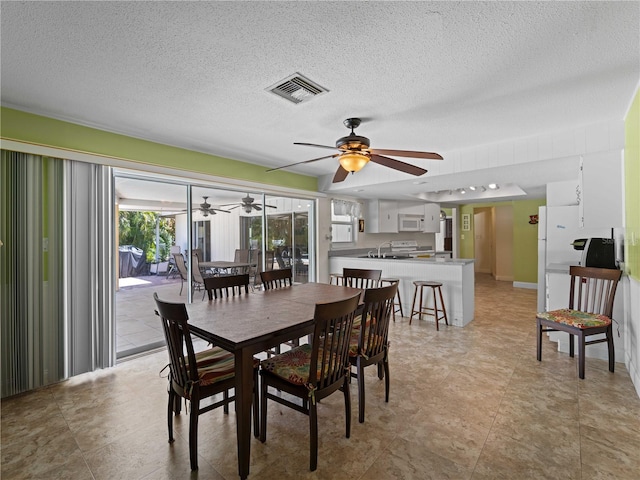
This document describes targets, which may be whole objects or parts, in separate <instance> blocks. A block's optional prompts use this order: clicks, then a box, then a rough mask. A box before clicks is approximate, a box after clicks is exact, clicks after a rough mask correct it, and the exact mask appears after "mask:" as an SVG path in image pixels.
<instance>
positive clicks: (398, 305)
mask: <svg viewBox="0 0 640 480" xmlns="http://www.w3.org/2000/svg"><path fill="white" fill-rule="evenodd" d="M380 283H381V286H386V285H393V284H398V290H397V291H396V298H395V299H394V300H393V321H394V322H395V321H396V312H400V316H401V317H404V313H403V312H402V300H401V299H400V279H399V278H381V279H380Z"/></svg>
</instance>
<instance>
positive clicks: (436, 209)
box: [365, 200, 440, 233]
mask: <svg viewBox="0 0 640 480" xmlns="http://www.w3.org/2000/svg"><path fill="white" fill-rule="evenodd" d="M400 215H410V216H414V215H415V216H416V218H418V217H419V219H420V220H422V221H421V222H420V224H421V225H420V227H419V229H418V230H413V229H411V230H404V231H422V232H426V233H434V232H439V231H440V205H438V204H437V203H421V202H398V201H395V200H369V201H368V202H367V203H366V217H365V218H366V221H365V232H366V233H398V232H400V231H401V230H400V228H399V216H400Z"/></svg>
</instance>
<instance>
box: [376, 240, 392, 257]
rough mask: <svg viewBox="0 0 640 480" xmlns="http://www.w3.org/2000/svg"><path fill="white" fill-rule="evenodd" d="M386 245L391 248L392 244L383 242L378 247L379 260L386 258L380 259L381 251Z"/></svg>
mask: <svg viewBox="0 0 640 480" xmlns="http://www.w3.org/2000/svg"><path fill="white" fill-rule="evenodd" d="M385 245H389V246H391V242H382V243H381V244H380V245H378V258H384V257H380V249H381V248H382V247H383V246H385ZM385 255H386V254H385Z"/></svg>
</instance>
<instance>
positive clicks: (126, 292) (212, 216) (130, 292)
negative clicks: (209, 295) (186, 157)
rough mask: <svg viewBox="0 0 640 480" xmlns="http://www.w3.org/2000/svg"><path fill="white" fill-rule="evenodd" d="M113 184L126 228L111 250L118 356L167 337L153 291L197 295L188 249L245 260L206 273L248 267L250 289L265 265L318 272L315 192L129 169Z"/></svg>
mask: <svg viewBox="0 0 640 480" xmlns="http://www.w3.org/2000/svg"><path fill="white" fill-rule="evenodd" d="M115 191H116V197H117V200H116V204H117V209H118V212H119V213H118V215H117V217H118V218H119V219H120V221H119V227H120V230H124V229H125V228H124V227H123V226H125V227H126V230H127V234H128V236H125V235H124V234H123V233H124V232H122V231H120V232H119V233H118V234H117V235H116V237H118V238H119V239H121V242H120V243H121V244H120V245H119V248H118V251H117V253H116V255H118V256H119V257H120V258H119V261H118V265H119V267H120V268H119V269H118V273H117V275H118V287H119V288H118V291H117V294H116V300H117V301H116V317H117V351H118V357H122V356H126V355H130V354H133V353H137V352H139V351H144V350H146V349H150V348H154V347H156V346H162V345H164V337H163V334H162V331H161V330H160V322H159V321H158V319H157V318H156V317H155V314H154V309H155V306H154V304H153V293H154V292H157V293H158V295H159V296H160V297H161V298H163V299H164V300H168V301H175V302H184V303H189V302H192V301H194V302H198V301H202V298H203V291H202V290H201V286H200V285H197V284H196V285H195V286H193V288H192V281H190V280H187V279H190V278H192V273H193V272H191V268H192V263H191V256H192V253H197V255H198V256H199V258H200V260H201V261H204V262H216V261H230V262H233V261H236V262H238V263H243V262H244V263H248V264H249V265H250V266H248V267H243V268H239V269H233V270H232V271H227V270H218V269H209V270H206V269H205V271H204V273H205V274H223V275H224V274H229V273H233V272H239V271H246V272H247V273H249V274H250V277H251V278H250V281H251V283H252V287H253V288H254V289H259V288H260V287H261V281H260V272H261V271H262V270H270V269H274V268H276V269H277V268H284V267H288V266H290V267H291V268H292V270H293V275H294V280H295V281H296V282H307V281H309V279H312V280H313V279H314V278H315V277H314V275H315V274H314V272H315V263H314V262H315V254H314V252H315V248H314V243H313V238H314V233H313V232H314V228H313V225H314V222H315V220H314V218H315V217H314V215H315V213H314V212H315V202H314V201H313V200H309V199H298V198H289V197H281V196H274V195H265V194H263V193H261V192H255V191H254V192H252V191H247V190H232V189H228V188H219V187H215V186H207V185H201V184H188V183H186V182H185V181H175V182H173V181H162V180H158V179H157V178H156V179H152V178H149V177H140V176H133V175H132V174H129V173H126V172H119V174H118V175H117V176H116V179H115ZM123 219H126V221H124V220H123ZM136 229H139V230H140V231H139V232H137V234H136ZM175 255H182V256H183V258H184V263H185V265H186V269H187V272H186V273H185V272H180V271H179V269H178V264H177V263H176V261H175ZM124 257H126V258H124ZM245 259H246V260H245ZM190 272H191V273H190Z"/></svg>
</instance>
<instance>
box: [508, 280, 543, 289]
mask: <svg viewBox="0 0 640 480" xmlns="http://www.w3.org/2000/svg"><path fill="white" fill-rule="evenodd" d="M513 286H514V287H515V288H529V289H531V290H537V289H538V284H537V283H531V282H513Z"/></svg>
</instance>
